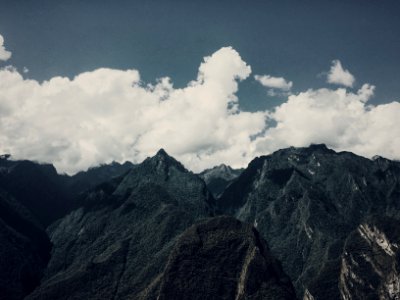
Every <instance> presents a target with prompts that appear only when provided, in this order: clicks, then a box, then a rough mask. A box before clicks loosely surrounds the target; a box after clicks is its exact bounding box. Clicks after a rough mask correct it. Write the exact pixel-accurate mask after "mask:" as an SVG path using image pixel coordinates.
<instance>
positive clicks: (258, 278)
mask: <svg viewBox="0 0 400 300" xmlns="http://www.w3.org/2000/svg"><path fill="white" fill-rule="evenodd" d="M159 281H160V283H159V285H158V286H159V287H158V288H157V289H156V290H155V291H152V290H151V289H150V292H149V293H148V295H147V297H145V299H158V300H169V299H192V300H197V299H198V300H200V299H209V300H214V299H215V300H216V299H227V300H228V299H237V300H244V299H275V300H286V299H287V300H289V299H296V294H295V291H294V288H293V286H292V284H291V282H290V279H289V278H288V277H287V275H286V274H284V273H283V271H282V268H281V265H280V263H279V262H278V261H277V260H276V259H275V258H274V257H273V256H272V255H271V253H270V251H269V248H268V246H267V243H266V242H265V241H264V240H263V239H262V238H261V237H260V235H259V233H258V232H257V230H256V229H254V228H253V227H252V226H251V225H250V224H243V223H241V222H240V221H238V220H236V219H234V218H232V217H226V216H224V217H217V218H212V219H209V220H207V221H205V222H204V223H201V224H198V225H194V226H192V227H190V228H189V229H188V230H186V231H185V232H184V233H183V234H182V235H181V237H180V238H179V240H178V241H177V243H176V245H175V246H174V249H173V251H172V252H171V254H170V256H169V258H168V264H167V266H166V268H165V271H164V272H163V274H162V276H161V278H160V280H159ZM152 293H154V294H155V295H152Z"/></svg>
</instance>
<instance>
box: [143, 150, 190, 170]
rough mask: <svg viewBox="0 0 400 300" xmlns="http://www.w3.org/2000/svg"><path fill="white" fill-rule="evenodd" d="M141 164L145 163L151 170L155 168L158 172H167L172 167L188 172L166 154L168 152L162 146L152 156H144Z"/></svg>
mask: <svg viewBox="0 0 400 300" xmlns="http://www.w3.org/2000/svg"><path fill="white" fill-rule="evenodd" d="M143 164H144V165H147V166H148V167H149V168H153V170H156V171H157V172H159V173H166V174H168V172H169V169H170V168H174V169H176V170H179V171H180V172H188V171H187V170H186V168H185V167H184V166H183V165H182V164H181V163H180V162H179V161H177V160H176V159H175V158H173V157H172V156H170V155H168V153H167V152H166V151H165V150H164V149H162V148H161V149H160V150H158V152H157V153H156V155H154V156H153V157H148V158H146V159H145V160H144V162H143Z"/></svg>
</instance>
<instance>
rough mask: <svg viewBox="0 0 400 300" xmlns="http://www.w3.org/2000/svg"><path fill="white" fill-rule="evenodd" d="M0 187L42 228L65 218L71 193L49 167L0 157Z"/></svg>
mask: <svg viewBox="0 0 400 300" xmlns="http://www.w3.org/2000/svg"><path fill="white" fill-rule="evenodd" d="M0 188H1V189H3V190H4V191H6V192H7V193H8V194H10V195H11V196H12V197H13V198H14V199H15V200H16V201H17V202H19V203H20V204H22V205H23V206H24V207H26V208H27V209H28V210H29V211H30V212H31V213H32V215H33V216H34V217H35V218H36V220H38V221H39V222H40V223H41V224H42V225H43V226H44V227H47V226H48V225H49V224H51V223H52V222H54V221H55V220H57V219H58V218H60V217H62V216H64V215H65V213H66V212H67V211H68V210H69V205H70V204H71V199H72V198H71V193H70V190H68V189H67V188H66V186H65V185H64V182H63V180H62V178H61V177H60V176H59V175H58V174H57V171H56V169H55V168H54V167H53V165H50V164H38V163H35V162H32V161H28V160H18V161H14V160H9V159H8V157H3V158H0Z"/></svg>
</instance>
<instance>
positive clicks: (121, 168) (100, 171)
mask: <svg viewBox="0 0 400 300" xmlns="http://www.w3.org/2000/svg"><path fill="white" fill-rule="evenodd" d="M132 167H133V164H132V163H131V162H129V161H127V162H125V163H123V164H120V163H118V162H115V161H114V162H112V163H111V164H104V165H100V166H96V167H92V168H89V169H88V170H87V171H81V172H78V173H76V174H75V175H72V176H68V175H64V176H63V180H64V184H65V185H66V186H67V188H68V189H69V190H71V191H73V193H74V195H75V196H78V195H79V194H81V193H83V192H85V191H87V190H89V189H92V188H94V187H95V186H97V185H99V184H101V183H104V182H106V181H109V180H111V179H112V178H115V177H119V176H121V175H123V174H125V173H126V172H128V171H129V170H130V169H131V168H132Z"/></svg>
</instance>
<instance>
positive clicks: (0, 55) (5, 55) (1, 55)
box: [0, 34, 11, 61]
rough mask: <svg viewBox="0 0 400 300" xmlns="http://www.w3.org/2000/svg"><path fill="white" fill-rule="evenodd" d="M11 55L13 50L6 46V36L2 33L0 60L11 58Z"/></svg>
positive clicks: (0, 37) (0, 38)
mask: <svg viewBox="0 0 400 300" xmlns="http://www.w3.org/2000/svg"><path fill="white" fill-rule="evenodd" d="M10 57H11V52H10V51H7V50H6V48H5V47H4V38H3V36H2V35H1V34H0V60H2V61H6V60H9V59H10Z"/></svg>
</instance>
